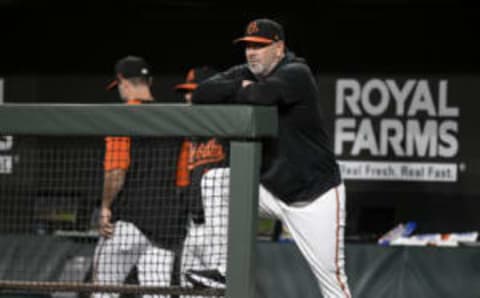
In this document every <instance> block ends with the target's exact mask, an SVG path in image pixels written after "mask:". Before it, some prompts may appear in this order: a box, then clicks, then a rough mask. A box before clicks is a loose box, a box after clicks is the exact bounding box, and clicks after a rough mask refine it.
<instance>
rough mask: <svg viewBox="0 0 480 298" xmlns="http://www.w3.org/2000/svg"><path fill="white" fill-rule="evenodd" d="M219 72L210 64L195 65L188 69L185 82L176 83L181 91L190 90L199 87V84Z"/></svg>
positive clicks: (176, 86) (176, 88) (177, 89)
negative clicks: (209, 65)
mask: <svg viewBox="0 0 480 298" xmlns="http://www.w3.org/2000/svg"><path fill="white" fill-rule="evenodd" d="M216 73H217V72H216V71H215V70H213V69H212V68H210V67H208V66H201V67H195V68H192V69H190V70H189V71H188V73H187V77H186V79H185V82H184V83H181V84H178V85H175V90H176V91H179V92H190V91H193V90H195V89H197V87H198V84H200V83H201V82H203V81H205V80H206V79H208V78H209V77H211V76H213V75H214V74H216Z"/></svg>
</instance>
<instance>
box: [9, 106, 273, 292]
mask: <svg viewBox="0 0 480 298" xmlns="http://www.w3.org/2000/svg"><path fill="white" fill-rule="evenodd" d="M276 133H277V116H276V110H275V109H274V108H270V107H251V106H221V105H202V106H189V105H183V104H165V105H162V104H154V105H145V106H142V105H139V106H125V105H122V104H91V105H85V104H4V105H1V106H0V135H16V136H31V135H35V136H47V137H51V136H68V137H72V136H73V137H75V136H97V137H103V136H149V137H192V136H201V137H220V138H228V139H229V140H230V168H231V176H230V177H231V179H230V181H231V182H230V194H231V198H230V203H229V212H228V213H229V219H228V258H227V259H228V262H227V264H228V265H227V275H226V279H227V282H226V289H225V290H224V291H223V290H218V289H217V290H209V289H204V290H199V291H198V292H196V294H199V295H205V296H223V295H225V297H228V298H237V297H238V298H246V297H254V296H255V235H256V226H257V225H256V219H257V203H258V185H259V170H260V163H261V157H260V156H261V148H262V145H261V140H262V139H263V138H272V137H275V135H276ZM12 290H14V291H19V290H20V291H28V292H78V293H80V292H82V293H91V292H94V291H95V292H102V291H105V292H118V293H138V292H141V293H145V294H146V293H150V294H170V295H179V294H183V293H185V292H184V291H183V290H184V289H182V288H181V287H171V288H164V287H155V286H143V287H141V286H132V285H119V286H113V287H112V286H108V285H94V284H88V283H68V282H38V281H22V280H0V292H1V291H12Z"/></svg>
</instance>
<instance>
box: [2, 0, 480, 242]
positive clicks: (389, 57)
mask: <svg viewBox="0 0 480 298" xmlns="http://www.w3.org/2000/svg"><path fill="white" fill-rule="evenodd" d="M479 14H480V12H479V11H478V9H474V8H472V7H469V5H467V3H465V2H462V1H453V0H444V1H429V0H423V1H415V2H414V3H413V2H411V1H407V0H390V1H375V0H341V1H315V2H314V1H308V2H307V1H305V2H295V3H288V4H282V3H274V4H273V5H267V4H259V3H258V2H253V1H246V2H245V1H242V2H240V1H237V2H233V3H228V4H226V3H223V2H220V1H154V0H150V1H146V0H141V1H131V2H126V1H125V2H124V1H118V2H114V1H101V2H99V1H97V3H94V2H90V1H73V2H71V1H69V2H63V3H60V2H57V1H22V0H0V26H1V28H2V30H1V37H0V38H1V39H0V40H1V43H0V44H1V46H0V78H3V79H4V89H5V90H4V100H5V101H6V102H92V101H94V102H97V101H98V102H115V101H117V99H116V98H117V95H116V93H115V92H111V93H108V92H106V91H105V90H104V86H105V84H106V83H107V82H108V80H109V79H110V78H111V76H112V68H113V64H114V63H115V61H116V60H117V59H119V58H121V57H123V56H125V55H128V54H135V55H140V56H144V57H145V58H146V59H147V60H148V61H149V62H150V64H151V65H152V67H153V71H154V73H155V88H154V92H155V96H156V97H157V98H158V99H162V100H165V101H172V102H173V101H179V100H180V99H179V97H178V95H176V94H175V93H174V92H173V91H172V87H173V85H174V84H175V83H177V82H179V81H182V80H183V77H184V74H185V72H186V71H187V69H188V68H190V67H191V66H196V65H204V64H210V65H213V66H214V67H215V68H217V69H219V70H223V69H225V68H227V67H228V66H230V65H232V64H235V63H239V62H241V61H243V54H242V50H241V49H240V48H237V47H234V46H232V43H231V41H232V40H233V39H234V38H236V37H238V36H241V35H242V33H243V30H244V27H245V25H246V24H247V23H248V21H249V20H251V19H253V18H257V17H270V18H274V19H276V20H278V21H279V22H281V23H283V24H284V26H285V30H286V34H287V43H288V45H289V47H290V48H291V49H292V50H294V51H295V52H296V53H297V54H298V55H300V56H303V57H305V58H306V59H307V61H308V62H309V64H310V66H311V67H312V70H313V71H314V72H315V74H317V75H318V76H319V77H320V78H321V77H322V76H330V77H349V76H350V77H359V76H360V77H368V78H370V77H375V76H381V77H383V78H386V77H395V76H404V77H410V76H411V77H428V76H435V77H440V78H449V77H459V76H470V77H475V76H477V75H478V73H479V71H480V59H479V56H478V53H479V52H480V46H479V45H478V42H477V39H478V37H477V36H478V29H479V28H480V26H479V25H480V24H479V22H480V18H479ZM465 92H470V90H466V91H465ZM460 93H461V92H460ZM465 96H466V97H468V94H466V95H465ZM466 97H465V98H466ZM477 98H478V97H476V96H472V97H469V100H468V101H465V100H462V101H459V102H460V104H462V105H463V104H465V106H460V109H461V111H462V112H461V115H460V117H463V116H466V115H469V117H470V118H469V119H470V120H465V119H460V120H459V122H460V123H461V124H460V133H461V134H462V136H461V137H460V138H459V141H460V142H461V144H460V150H461V151H460V153H461V154H464V155H465V156H466V158H467V159H468V160H470V161H471V162H469V163H468V166H469V167H475V165H476V163H475V161H476V160H478V150H473V148H476V146H478V144H477V143H478V141H477V140H476V139H475V134H474V133H470V132H469V131H473V130H474V127H475V121H474V120H473V119H475V116H474V113H475V111H476V110H478V103H477V102H476V99H477ZM329 100H331V99H329ZM449 100H450V102H452V101H453V100H454V99H452V98H450V99H449ZM463 123H466V124H463ZM467 127H469V128H468V129H467ZM469 129H470V130H469ZM475 172H476V171H467V172H466V173H463V174H462V175H467V177H462V180H461V183H458V184H457V185H455V189H454V191H444V190H445V187H439V188H435V187H427V188H428V189H425V188H422V187H415V186H413V187H409V186H411V185H412V184H408V183H407V185H409V186H407V187H406V188H404V187H402V185H401V184H400V185H399V184H395V183H394V184H393V185H392V184H381V185H376V184H374V183H368V184H363V183H357V182H353V183H352V184H351V187H350V188H349V193H348V196H349V202H348V209H349V218H348V221H349V230H348V234H349V235H351V236H352V235H363V236H367V237H368V236H369V235H375V234H379V233H382V232H384V231H386V230H388V229H390V228H391V227H392V226H393V225H395V224H397V223H398V222H399V221H405V220H416V221H418V222H419V229H420V231H424V232H453V231H464V230H472V229H478V227H479V223H480V219H479V217H478V216H476V210H479V208H480V198H479V197H478V191H471V190H472V189H474V188H475V181H476V179H475V177H476V176H477V175H474V176H471V177H470V176H468V175H469V173H475ZM349 183H351V182H347V187H349ZM377 186H378V187H377ZM463 190H465V191H463Z"/></svg>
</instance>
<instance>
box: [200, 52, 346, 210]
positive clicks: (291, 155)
mask: <svg viewBox="0 0 480 298" xmlns="http://www.w3.org/2000/svg"><path fill="white" fill-rule="evenodd" d="M242 80H251V81H254V82H255V83H254V84H251V85H249V86H247V87H245V88H242V85H241V84H242ZM193 102H194V103H209V104H212V103H235V104H252V105H269V106H277V107H278V113H279V134H278V137H277V138H275V139H270V140H266V141H265V142H264V146H263V154H262V169H261V178H260V181H261V183H262V184H263V185H264V186H265V188H267V189H268V190H269V191H270V192H271V193H272V194H274V195H275V196H276V197H278V198H279V199H280V200H282V201H284V202H286V203H287V204H288V203H293V202H299V201H310V200H313V199H315V198H316V197H318V196H320V195H321V194H323V193H325V192H326V191H328V190H329V189H330V188H332V187H334V186H337V185H338V184H340V182H341V178H340V172H339V169H338V165H337V163H336V161H335V156H334V154H333V152H332V149H331V144H330V140H329V138H328V136H327V133H326V131H325V127H324V124H323V119H322V116H321V108H320V94H319V91H318V87H317V84H316V82H315V78H314V77H313V75H312V73H311V71H310V68H309V67H308V66H307V65H306V63H305V61H304V60H303V59H300V58H297V57H295V55H294V54H293V53H291V52H289V53H287V54H286V56H285V58H284V59H283V60H282V61H281V62H280V63H279V64H278V65H277V66H276V67H275V69H274V70H273V71H272V72H271V73H270V74H269V75H268V76H267V77H266V78H260V79H259V78H257V77H255V76H254V75H253V74H252V73H251V72H250V70H249V69H248V66H247V65H246V64H243V65H238V66H234V67H232V68H230V69H229V70H227V71H226V72H224V73H221V74H218V75H216V76H214V77H212V78H211V79H209V80H207V81H205V82H204V83H202V84H200V86H199V87H198V88H197V89H196V91H195V92H194V95H193Z"/></svg>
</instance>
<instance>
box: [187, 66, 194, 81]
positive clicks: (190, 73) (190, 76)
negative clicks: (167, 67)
mask: <svg viewBox="0 0 480 298" xmlns="http://www.w3.org/2000/svg"><path fill="white" fill-rule="evenodd" d="M193 81H195V69H190V70H189V71H188V73H187V82H193Z"/></svg>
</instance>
